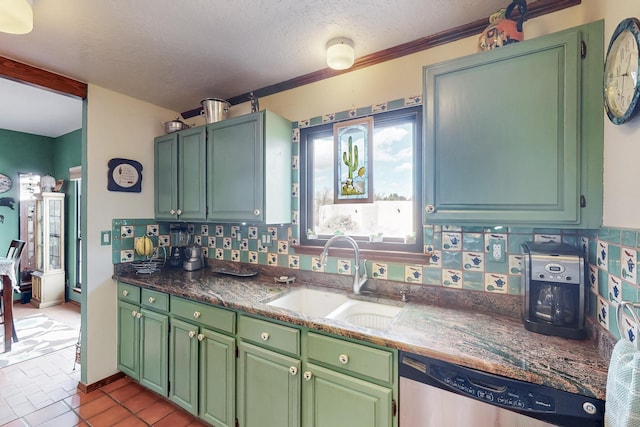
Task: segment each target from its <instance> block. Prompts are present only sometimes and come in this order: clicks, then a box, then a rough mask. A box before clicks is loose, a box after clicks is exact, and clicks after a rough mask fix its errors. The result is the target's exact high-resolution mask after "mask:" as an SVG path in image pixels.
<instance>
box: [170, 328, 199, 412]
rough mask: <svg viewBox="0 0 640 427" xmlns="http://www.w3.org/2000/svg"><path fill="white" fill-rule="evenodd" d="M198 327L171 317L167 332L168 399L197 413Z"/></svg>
mask: <svg viewBox="0 0 640 427" xmlns="http://www.w3.org/2000/svg"><path fill="white" fill-rule="evenodd" d="M198 332H199V328H198V326H196V325H193V324H191V323H188V322H183V321H182V320H178V319H171V332H170V333H169V382H170V384H171V386H170V388H169V399H171V401H173V402H174V403H176V404H177V405H179V406H181V407H182V408H184V409H186V410H187V411H189V412H191V413H192V414H194V415H197V414H198V339H197V335H198Z"/></svg>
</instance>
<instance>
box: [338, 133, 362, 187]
mask: <svg viewBox="0 0 640 427" xmlns="http://www.w3.org/2000/svg"><path fill="white" fill-rule="evenodd" d="M348 144H349V153H348V154H347V152H346V151H343V152H342V161H343V162H344V164H345V165H347V167H348V168H349V179H353V172H355V170H356V169H357V168H358V146H357V145H356V146H355V147H354V146H353V139H352V137H349V143H348Z"/></svg>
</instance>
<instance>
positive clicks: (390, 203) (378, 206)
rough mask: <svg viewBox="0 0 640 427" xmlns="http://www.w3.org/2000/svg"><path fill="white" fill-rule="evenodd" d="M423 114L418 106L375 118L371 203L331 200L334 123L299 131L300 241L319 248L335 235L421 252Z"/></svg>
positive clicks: (385, 247)
mask: <svg viewBox="0 0 640 427" xmlns="http://www.w3.org/2000/svg"><path fill="white" fill-rule="evenodd" d="M421 112H422V107H420V106H417V107H411V108H406V109H402V110H395V111H390V112H385V113H380V114H376V115H374V116H373V117H374V124H373V138H372V146H371V148H372V151H373V164H372V168H371V170H372V172H371V173H372V177H373V181H372V187H373V188H372V190H373V199H374V200H373V203H340V204H334V185H335V178H334V172H335V166H336V165H335V164H334V163H335V161H334V158H335V157H334V155H335V153H334V149H335V143H334V135H333V124H332V123H331V124H326V125H320V126H314V127H309V128H303V129H301V130H300V203H301V206H300V242H301V244H302V245H307V246H314V245H317V246H320V245H323V244H324V243H325V242H326V240H327V239H328V238H329V237H331V236H332V235H334V234H336V233H338V234H347V235H349V236H351V237H353V238H354V239H356V240H357V241H358V245H359V246H360V247H361V248H363V249H374V250H388V251H403V252H422V251H423V247H422V221H421V206H422V201H421V200H422V198H421V194H422V190H421V179H420V177H421V176H422V171H421V162H420V158H421V132H422V129H421V127H422V121H421V117H422V113H421ZM307 231H312V232H313V233H307Z"/></svg>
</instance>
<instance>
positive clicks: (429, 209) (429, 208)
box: [424, 205, 436, 213]
mask: <svg viewBox="0 0 640 427" xmlns="http://www.w3.org/2000/svg"><path fill="white" fill-rule="evenodd" d="M424 210H425V211H426V212H427V213H434V212H435V211H436V207H435V206H433V205H427V206H425V207H424Z"/></svg>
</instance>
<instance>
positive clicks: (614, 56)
mask: <svg viewBox="0 0 640 427" xmlns="http://www.w3.org/2000/svg"><path fill="white" fill-rule="evenodd" d="M639 46H640V21H638V19H637V18H627V19H624V20H622V21H621V22H620V23H619V24H618V26H617V27H616V29H615V31H614V32H613V35H612V36H611V41H610V42H609V49H608V50H607V58H606V60H605V64H604V107H605V110H606V112H607V116H608V117H609V120H611V122H612V123H614V124H616V125H620V124H623V123H625V122H627V121H629V120H630V119H631V118H632V117H633V116H634V115H635V114H636V113H637V112H638V97H640V85H639V84H638V67H639V62H640V61H639V58H640V55H639V50H640V49H639Z"/></svg>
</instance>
